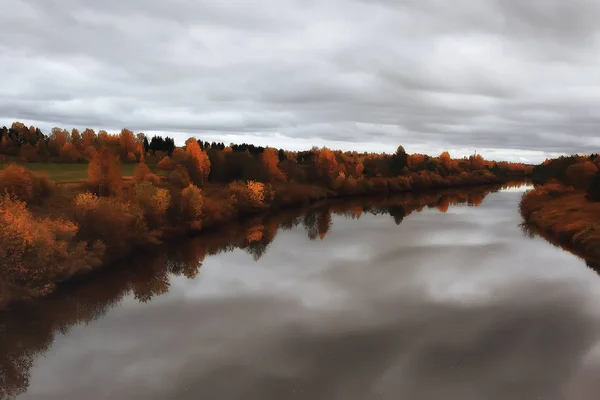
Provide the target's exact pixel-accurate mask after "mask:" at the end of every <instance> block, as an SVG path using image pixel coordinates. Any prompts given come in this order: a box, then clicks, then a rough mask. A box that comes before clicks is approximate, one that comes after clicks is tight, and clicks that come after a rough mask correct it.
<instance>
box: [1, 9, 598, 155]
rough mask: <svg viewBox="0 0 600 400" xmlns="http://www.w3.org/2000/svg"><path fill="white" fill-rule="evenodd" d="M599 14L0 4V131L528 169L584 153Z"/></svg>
mask: <svg viewBox="0 0 600 400" xmlns="http://www.w3.org/2000/svg"><path fill="white" fill-rule="evenodd" d="M599 13H600V3H599V2H597V1H595V0H574V1H572V2H569V3H568V4H567V3H565V2H564V1H561V0H531V1H528V2H522V1H519V0H503V1H499V0H457V1H453V2H440V1H435V0H419V1H416V0H404V1H389V0H377V1H366V0H344V1H342V0H332V1H328V2H318V1H314V0H309V1H306V0H302V1H300V0H287V1H281V2H272V1H267V0H249V1H244V2H215V1H207V0H201V1H192V0H178V1H175V2H162V1H157V0H147V1H140V0H133V1H128V2H122V1H116V0H106V1H103V2H96V1H92V0H77V1H75V0H64V1H61V2H49V1H46V0H12V1H10V2H9V1H3V2H0V23H1V24H2V26H3V27H4V30H3V35H2V37H1V38H0V66H1V67H0V70H1V72H2V73H0V86H1V87H2V88H3V96H2V98H1V99H0V124H8V123H10V122H12V121H14V120H22V121H26V122H28V123H35V124H36V125H40V126H41V127H43V128H46V129H49V128H50V127H52V126H57V125H58V126H61V127H88V126H89V127H94V128H97V129H98V128H104V129H109V130H111V129H112V130H117V129H120V128H122V127H128V128H130V129H133V130H136V131H145V132H163V133H164V132H169V133H172V134H173V135H174V136H175V137H176V139H177V140H178V141H179V142H183V140H185V138H186V137H188V136H189V135H192V134H193V135H195V136H197V137H203V138H207V139H210V140H213V139H215V140H224V141H249V142H253V143H259V144H263V143H266V144H271V145H276V146H282V147H287V148H291V149H297V148H306V147H310V146H311V145H313V144H316V145H330V146H335V147H338V148H343V149H357V150H362V149H365V150H378V151H382V150H383V151H393V150H394V149H395V147H396V146H397V145H398V144H403V145H404V146H405V148H406V149H407V150H408V151H409V152H429V153H436V152H438V151H441V150H442V149H451V150H452V152H451V153H453V155H456V156H462V155H464V154H469V153H472V152H473V151H475V150H477V151H478V152H480V153H482V154H483V155H485V156H488V157H492V158H496V159H520V158H523V159H526V160H531V161H538V160H539V159H543V158H544V157H546V156H548V155H554V154H556V153H562V152H565V153H574V152H590V151H594V150H595V146H597V145H598V144H600V140H599V139H598V138H596V137H595V134H596V132H597V128H598V126H599V122H600V121H599V119H600V116H599V115H598V113H597V112H596V110H597V109H598V106H599V105H600V75H599V74H598V73H597V71H598V70H599V69H600V56H599V54H600V44H599V41H598V32H599V30H600V24H598V23H597V18H596V16H597V15H599Z"/></svg>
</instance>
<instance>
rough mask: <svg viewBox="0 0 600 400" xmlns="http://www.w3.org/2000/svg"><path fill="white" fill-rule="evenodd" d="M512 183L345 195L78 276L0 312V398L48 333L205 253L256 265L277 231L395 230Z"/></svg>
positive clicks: (155, 290)
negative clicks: (379, 218) (389, 224)
mask: <svg viewBox="0 0 600 400" xmlns="http://www.w3.org/2000/svg"><path fill="white" fill-rule="evenodd" d="M519 185H520V182H515V183H514V185H513V184H511V183H508V184H503V185H501V184H496V185H485V186H474V187H464V188H453V189H445V190H441V191H435V192H429V193H424V194H415V193H403V194H397V195H392V196H382V195H379V196H369V197H350V198H346V199H334V200H327V201H325V202H315V203H312V204H311V205H309V206H307V207H294V208H289V209H285V210H280V211H279V212H277V213H271V212H265V213H263V214H262V215H255V216H252V217H249V218H248V219H246V220H245V221H241V222H230V223H226V224H221V225H219V226H218V227H217V229H218V230H217V231H215V232H203V233H201V234H199V235H198V236H196V237H194V238H191V239H189V240H186V241H183V242H181V243H178V244H176V245H173V246H163V247H158V248H154V249H152V250H151V251H150V252H145V253H144V254H142V255H140V256H138V257H135V258H134V259H132V260H127V261H123V262H119V263H115V264H111V265H110V266H107V267H106V268H99V269H96V270H94V271H91V272H90V273H89V274H81V275H78V276H77V277H76V278H74V279H72V280H70V281H68V282H66V283H65V284H64V285H60V286H59V287H58V289H57V290H56V291H55V292H53V293H52V294H50V295H49V296H48V297H47V298H45V299H42V300H37V301H35V300H34V301H23V302H18V303H13V304H12V305H11V307H10V308H8V309H4V310H0V325H1V326H3V327H4V328H5V329H4V331H3V333H2V335H3V340H1V341H0V370H2V371H3V374H0V398H5V397H10V396H16V395H18V394H20V393H24V392H25V391H26V390H27V388H28V386H29V376H30V370H31V367H32V365H34V360H35V358H36V357H39V356H40V355H42V354H44V353H45V352H46V351H48V349H49V348H50V346H51V345H52V343H53V340H54V338H55V335H57V334H60V333H62V334H65V333H66V332H68V331H69V330H70V329H71V328H72V327H74V326H77V325H79V324H84V323H88V322H90V321H94V320H96V319H99V318H101V317H102V316H103V315H104V314H105V313H107V312H108V311H109V310H110V309H112V308H113V307H115V306H117V305H118V304H119V303H120V302H121V301H122V300H123V298H124V297H126V296H133V298H134V299H135V300H137V301H139V302H148V301H150V300H152V299H153V298H154V297H156V296H161V295H165V294H167V293H168V292H169V289H170V285H171V282H172V280H174V279H177V278H178V277H186V278H187V279H194V278H195V277H196V276H197V275H198V274H200V273H202V271H201V270H202V263H203V262H204V261H205V260H206V259H207V258H209V257H211V256H213V255H217V254H221V253H225V252H230V251H234V250H236V249H240V250H242V251H244V252H245V253H247V255H248V258H252V259H253V260H255V261H258V260H259V259H260V258H261V257H262V256H263V255H264V254H266V253H267V252H268V251H269V246H270V244H271V243H272V241H273V240H274V238H275V237H276V235H277V234H278V232H280V231H285V230H290V229H293V228H295V227H296V228H300V227H301V228H302V229H303V230H304V231H305V233H306V235H307V236H308V238H309V239H310V240H315V241H320V240H326V236H327V234H328V232H329V231H330V230H331V229H332V227H333V224H334V223H335V222H334V216H338V217H341V218H347V219H356V220H358V219H360V218H364V217H365V216H366V215H384V216H385V217H386V218H391V219H392V220H393V221H394V223H395V224H397V225H399V224H401V223H402V222H403V220H404V219H405V218H408V217H409V216H410V215H411V214H412V213H415V212H421V211H422V210H423V209H426V208H429V209H433V210H437V211H438V212H441V213H444V212H446V211H447V210H448V208H449V207H450V206H452V205H459V204H468V205H472V206H478V205H480V204H481V203H482V202H483V200H484V198H485V197H486V196H487V195H488V194H490V193H493V192H496V191H498V190H500V189H502V188H504V187H512V186H519ZM323 245H327V244H326V243H325V242H323ZM32 321H34V325H32Z"/></svg>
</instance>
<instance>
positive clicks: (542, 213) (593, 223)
mask: <svg viewBox="0 0 600 400" xmlns="http://www.w3.org/2000/svg"><path fill="white" fill-rule="evenodd" d="M520 212H521V215H522V216H523V219H524V220H525V223H526V224H527V225H528V226H529V228H530V229H531V230H533V231H534V232H536V233H538V234H540V235H541V236H542V237H544V238H545V239H547V240H548V241H550V242H552V243H554V244H556V245H560V246H561V247H563V248H565V249H567V250H569V251H571V252H572V253H574V254H576V255H578V256H581V257H583V258H586V259H591V260H594V261H596V262H597V261H600V203H598V202H593V201H590V200H589V199H588V197H587V194H586V193H585V192H584V191H580V190H575V189H573V187H568V186H563V185H560V184H558V183H553V184H546V185H540V186H537V187H536V188H534V189H532V190H530V191H528V192H527V193H525V194H524V195H523V198H522V200H521V204H520Z"/></svg>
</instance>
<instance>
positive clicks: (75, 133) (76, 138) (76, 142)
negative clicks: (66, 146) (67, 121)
mask: <svg viewBox="0 0 600 400" xmlns="http://www.w3.org/2000/svg"><path fill="white" fill-rule="evenodd" d="M71 143H73V146H75V148H76V149H77V150H78V151H81V150H83V139H82V137H81V134H80V133H79V130H78V129H75V128H73V129H72V130H71Z"/></svg>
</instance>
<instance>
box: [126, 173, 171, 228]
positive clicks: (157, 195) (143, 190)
mask: <svg viewBox="0 0 600 400" xmlns="http://www.w3.org/2000/svg"><path fill="white" fill-rule="evenodd" d="M132 195H133V200H134V201H135V202H136V203H137V204H138V205H139V206H140V207H141V208H142V212H143V213H144V216H145V218H146V221H147V222H148V224H149V225H150V226H152V227H154V228H160V227H162V226H163V225H164V223H165V219H164V218H165V214H166V213H167V210H168V208H169V206H170V205H171V194H170V193H169V191H168V190H166V189H159V188H157V187H156V186H154V185H152V183H151V182H142V183H138V184H136V185H135V186H134V187H133V190H132Z"/></svg>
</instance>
